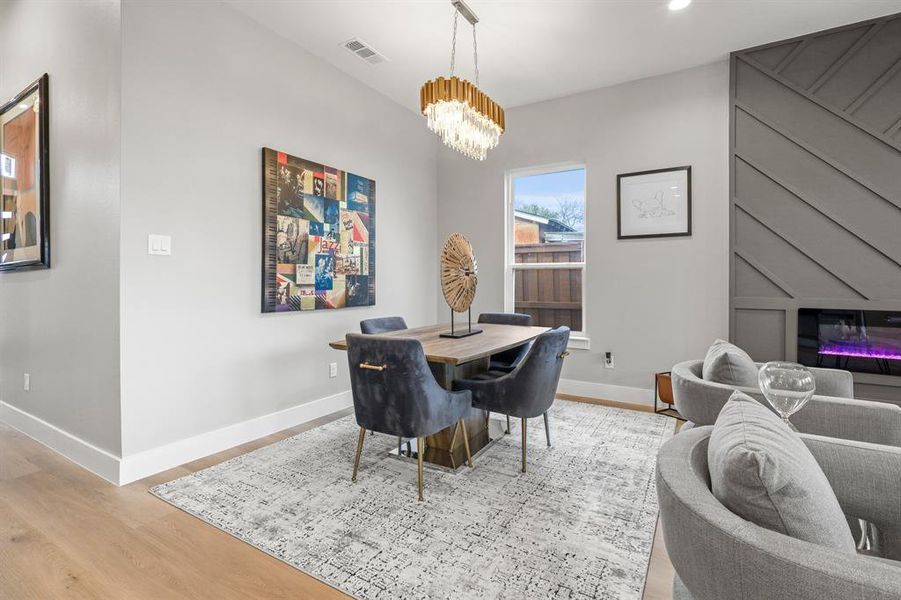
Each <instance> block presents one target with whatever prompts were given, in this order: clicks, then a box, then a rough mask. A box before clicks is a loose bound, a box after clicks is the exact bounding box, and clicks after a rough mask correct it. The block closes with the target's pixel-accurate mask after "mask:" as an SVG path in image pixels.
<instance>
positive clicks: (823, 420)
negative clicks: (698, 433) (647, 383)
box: [672, 361, 901, 446]
mask: <svg viewBox="0 0 901 600" xmlns="http://www.w3.org/2000/svg"><path fill="white" fill-rule="evenodd" d="M701 362H702V361H688V362H684V363H680V364H678V365H675V366H674V367H673V370H672V380H673V397H674V400H675V402H676V410H678V411H679V412H680V413H681V414H682V416H683V417H685V418H686V419H688V420H689V421H692V422H693V423H695V424H696V425H713V424H714V423H715V422H716V418H717V416H719V414H720V410H722V408H723V406H724V405H725V404H726V402H727V401H728V400H729V397H730V396H731V395H732V393H733V392H734V391H735V390H739V391H742V392H744V393H746V394H748V395H749V396H751V397H752V398H755V399H756V400H757V401H759V402H761V403H762V404H763V405H764V406H766V407H768V408H771V407H770V404H769V402H767V400H766V398H764V396H763V394H762V393H761V392H760V390H759V389H757V388H746V387H733V386H728V385H724V384H721V383H714V382H711V381H706V380H704V379H701V378H700V377H699V375H700V372H701ZM815 372H816V373H815V376H816V377H821V378H823V380H824V381H825V380H830V381H833V383H834V384H835V385H837V386H839V387H841V386H847V385H850V380H849V379H848V378H847V377H845V376H844V375H841V373H844V372H843V371H834V370H833V369H815ZM849 375H850V374H849ZM833 376H834V377H833ZM830 378H831V379H830ZM819 381H820V379H817V382H818V385H819ZM846 391H847V390H846ZM791 422H792V423H793V424H794V425H795V427H797V428H798V430H799V431H802V432H804V433H811V434H815V435H824V436H828V437H837V438H843V439H848V440H857V441H861V442H869V443H872V444H883V445H887V446H901V407H899V406H898V405H895V404H890V403H887V402H872V401H869V400H853V399H850V398H841V397H833V396H823V395H819V394H818V395H815V396H814V397H813V398H811V399H810V402H808V403H807V405H806V406H805V407H804V408H802V409H801V410H800V411H799V412H797V413H796V414H795V415H793V416H792V417H791Z"/></svg>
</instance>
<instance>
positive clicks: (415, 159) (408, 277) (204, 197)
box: [122, 2, 438, 456]
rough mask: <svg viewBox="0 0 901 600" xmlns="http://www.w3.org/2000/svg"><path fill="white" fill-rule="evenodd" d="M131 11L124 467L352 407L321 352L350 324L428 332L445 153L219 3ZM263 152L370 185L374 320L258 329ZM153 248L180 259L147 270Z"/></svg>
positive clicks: (414, 125) (397, 111)
mask: <svg viewBox="0 0 901 600" xmlns="http://www.w3.org/2000/svg"><path fill="white" fill-rule="evenodd" d="M123 10H124V12H123V33H124V37H123V39H124V50H123V73H124V75H123V81H122V100H123V104H122V105H123V117H122V118H123V123H122V157H123V163H122V273H123V282H122V286H123V295H122V330H123V332H124V338H123V348H122V352H123V369H122V372H123V401H122V402H123V454H124V455H125V456H129V455H132V454H134V453H137V452H141V451H143V450H148V449H151V448H154V447H158V446H161V445H164V444H166V443H169V442H174V441H177V440H182V439H185V438H189V437H191V436H194V435H197V434H201V433H205V432H208V431H211V430H214V429H217V428H220V427H224V426H227V425H232V424H235V423H240V422H243V421H246V420H248V419H252V418H254V417H258V416H262V415H266V414H269V413H273V412H276V411H279V410H281V409H287V408H290V407H294V406H297V405H299V404H302V403H306V402H309V401H312V400H316V399H319V398H323V397H326V396H329V395H331V394H336V393H338V392H343V391H345V390H348V389H349V388H350V383H349V379H348V374H347V362H346V361H347V358H346V355H345V354H344V353H341V352H338V351H334V350H330V349H329V348H328V345H327V343H328V341H330V340H333V339H338V338H340V337H342V336H343V335H344V334H345V332H347V331H353V330H356V329H358V322H359V321H360V319H364V318H368V317H374V316H379V315H388V314H400V315H403V316H404V317H406V318H407V320H408V322H409V323H410V324H411V325H423V324H426V323H431V322H434V320H435V318H436V314H435V307H436V306H437V300H436V294H437V287H436V281H437V278H438V272H437V261H436V247H437V240H436V226H435V223H436V220H437V214H436V180H437V173H436V166H437V159H436V155H437V148H438V142H437V140H436V139H435V138H434V136H433V135H432V134H430V133H429V132H428V130H427V129H426V127H425V126H424V124H423V122H422V118H421V117H419V116H418V115H416V114H414V113H413V112H411V111H409V110H407V109H405V108H402V107H400V106H399V105H397V104H395V103H394V102H392V101H390V100H388V99H387V98H385V97H384V96H382V95H380V94H378V93H376V92H374V91H373V90H371V89H370V88H368V87H366V86H364V85H363V84H361V83H359V82H357V81H355V80H353V79H351V78H350V77H349V76H347V75H345V74H343V73H341V72H339V71H338V70H336V69H334V68H333V67H331V66H328V65H326V64H325V63H323V62H322V61H320V60H318V59H316V58H314V57H313V56H311V55H310V54H308V53H307V52H306V51H304V50H303V49H301V48H300V47H299V46H297V45H296V44H294V43H292V42H290V41H289V40H286V39H284V38H281V37H279V36H278V35H276V34H274V33H272V32H271V31H269V30H267V29H265V28H263V27H262V26H261V25H259V24H257V23H256V22H254V21H252V20H250V19H249V18H248V17H246V16H244V15H243V14H241V13H240V12H238V11H236V10H234V9H232V8H231V7H230V6H228V5H226V4H223V3H218V2H178V3H175V2H172V3H169V2H152V3H151V2H126V3H125V4H124V5H123ZM323 26H325V25H323ZM374 68H377V67H374ZM263 146H269V147H272V148H276V149H279V150H284V151H286V152H289V153H291V154H295V155H297V156H301V157H304V158H309V159H313V160H317V161H321V162H324V163H326V164H330V165H333V166H335V167H338V168H341V169H346V170H349V171H354V172H358V173H360V174H362V175H365V176H367V177H371V178H373V179H375V180H376V182H377V185H378V216H379V219H378V236H377V242H376V243H377V253H376V260H377V265H376V267H377V290H376V293H377V305H376V306H374V307H366V308H358V309H343V310H338V311H321V312H315V313H303V314H300V313H294V314H266V315H262V314H260V276H261V270H260V264H261V257H260V245H261V241H260V236H261V232H260V223H261V219H262V217H261V204H262V200H261V189H260V180H261V176H260V169H261V147H263ZM149 233H163V234H171V235H172V236H173V238H172V247H173V251H172V256H167V257H151V256H148V255H147V249H146V248H147V234H149ZM330 361H336V362H338V365H339V376H338V377H337V378H335V379H329V377H328V363H329V362H330Z"/></svg>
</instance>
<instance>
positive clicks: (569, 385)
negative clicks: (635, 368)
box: [557, 379, 654, 406]
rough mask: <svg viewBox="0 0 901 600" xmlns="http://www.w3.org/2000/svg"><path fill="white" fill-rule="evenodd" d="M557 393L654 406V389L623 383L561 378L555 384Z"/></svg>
mask: <svg viewBox="0 0 901 600" xmlns="http://www.w3.org/2000/svg"><path fill="white" fill-rule="evenodd" d="M557 393H559V394H569V395H571V396H582V397H585V398H597V399H599V400H613V401H615V402H628V403H630V404H642V405H645V406H654V390H652V389H645V388H637V387H630V386H625V385H613V384H612V383H595V382H591V381H578V380H576V379H561V380H560V383H559V384H558V385H557Z"/></svg>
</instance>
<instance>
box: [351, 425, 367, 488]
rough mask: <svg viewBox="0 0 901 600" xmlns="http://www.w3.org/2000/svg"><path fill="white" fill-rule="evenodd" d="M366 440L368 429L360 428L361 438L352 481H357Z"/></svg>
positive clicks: (358, 441) (358, 443)
mask: <svg viewBox="0 0 901 600" xmlns="http://www.w3.org/2000/svg"><path fill="white" fill-rule="evenodd" d="M364 439H366V428H365V427H360V437H359V439H357V455H356V456H355V457H354V474H353V475H352V476H351V478H350V480H351V481H356V480H357V469H359V468H360V455H361V454H362V453H363V440H364Z"/></svg>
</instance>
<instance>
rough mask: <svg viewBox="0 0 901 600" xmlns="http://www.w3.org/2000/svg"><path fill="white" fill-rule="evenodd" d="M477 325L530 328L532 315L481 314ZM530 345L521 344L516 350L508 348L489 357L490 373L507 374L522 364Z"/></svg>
mask: <svg viewBox="0 0 901 600" xmlns="http://www.w3.org/2000/svg"><path fill="white" fill-rule="evenodd" d="M479 323H493V324H495V325H522V326H525V327H531V326H532V315H526V314H523V313H495V312H491V313H482V314H480V315H479ZM529 346H531V344H523V345H522V346H517V347H516V348H510V349H509V350H504V351H503V352H499V353H497V354H493V355H492V356H491V362H490V365H489V369H491V370H492V371H504V372H505V373H509V372H510V371H512V370H513V369H515V368H516V366H517V365H518V364H519V363H521V362H522V359H524V358H525V357H526V353H528V351H529Z"/></svg>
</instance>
